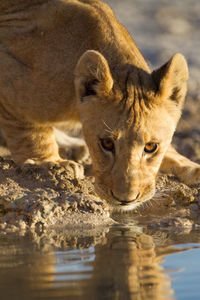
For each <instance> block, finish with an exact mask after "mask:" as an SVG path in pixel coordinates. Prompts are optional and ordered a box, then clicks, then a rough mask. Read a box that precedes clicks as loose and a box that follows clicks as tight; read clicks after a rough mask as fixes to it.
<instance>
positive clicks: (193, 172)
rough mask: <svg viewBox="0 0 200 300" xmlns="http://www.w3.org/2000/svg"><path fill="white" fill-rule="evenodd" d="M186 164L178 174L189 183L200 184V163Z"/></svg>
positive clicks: (184, 181)
mask: <svg viewBox="0 0 200 300" xmlns="http://www.w3.org/2000/svg"><path fill="white" fill-rule="evenodd" d="M195 165H196V166H185V167H183V168H182V170H181V172H179V174H176V175H177V177H178V178H179V180H180V181H182V182H183V183H185V184H187V185H193V184H200V165H198V164H195Z"/></svg>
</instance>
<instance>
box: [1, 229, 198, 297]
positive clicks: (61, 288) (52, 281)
mask: <svg viewBox="0 0 200 300" xmlns="http://www.w3.org/2000/svg"><path fill="white" fill-rule="evenodd" d="M199 233H200V232H198V231H191V232H183V231H181V232H170V231H169V232H168V231H159V229H157V230H155V231H152V230H148V229H145V228H138V227H135V226H134V225H133V224H132V225H131V224H123V225H119V226H112V227H110V228H106V230H105V229H103V228H102V231H101V232H98V234H97V235H96V236H95V235H90V234H89V233H88V235H87V234H86V235H85V236H83V235H82V234H81V232H80V235H79V234H77V233H75V234H74V236H73V237H72V236H70V235H69V234H68V232H67V231H66V230H64V231H63V232H62V242H61V243H60V244H59V237H58V236H54V238H53V239H52V238H50V237H49V238H48V237H45V236H41V237H37V236H26V237H17V236H7V237H1V238H0V299H2V300H11V299H15V300H17V299H20V300H21V299H26V300H29V299H30V300H31V299H48V300H51V299H70V300H71V299H72V300H73V299H82V300H86V299H87V300H88V299H95V300H98V299H99V300H100V299H117V300H118V299H127V300H128V299H134V300H135V299H136V300H137V299H142V300H147V299H148V300H151V299H152V300H157V299H158V300H162V299H163V300H167V299H168V300H170V299H180V300H181V299H186V300H194V299H200V288H199V282H200V271H199V270H200V259H199V257H200V249H199V245H200V244H199V243H198V242H199ZM183 241H185V242H183Z"/></svg>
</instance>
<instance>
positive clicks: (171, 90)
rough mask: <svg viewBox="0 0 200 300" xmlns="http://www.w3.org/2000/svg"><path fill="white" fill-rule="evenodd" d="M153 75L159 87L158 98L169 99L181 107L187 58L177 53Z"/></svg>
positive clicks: (185, 79) (186, 76)
mask: <svg viewBox="0 0 200 300" xmlns="http://www.w3.org/2000/svg"><path fill="white" fill-rule="evenodd" d="M152 77H153V79H154V82H155V83H156V86H157V89H158V93H157V96H158V99H160V100H161V101H162V100H164V99H169V100H172V101H173V102H174V104H176V107H178V108H181V107H182V104H183V102H184V98H185V94H186V90H187V83H186V82H187V79H188V68H187V63H186V60H185V58H184V57H183V56H182V55H181V54H179V53H177V54H175V55H174V56H173V57H172V58H171V59H170V60H169V61H168V62H167V63H166V64H165V65H163V66H162V67H161V68H159V69H158V70H155V71H153V72H152Z"/></svg>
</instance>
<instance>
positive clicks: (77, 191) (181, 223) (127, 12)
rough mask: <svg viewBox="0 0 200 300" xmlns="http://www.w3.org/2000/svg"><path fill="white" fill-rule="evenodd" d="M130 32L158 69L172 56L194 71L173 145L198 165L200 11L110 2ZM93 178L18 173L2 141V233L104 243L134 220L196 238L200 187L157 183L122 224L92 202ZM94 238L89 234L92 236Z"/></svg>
mask: <svg viewBox="0 0 200 300" xmlns="http://www.w3.org/2000/svg"><path fill="white" fill-rule="evenodd" d="M106 2H107V3H109V4H110V5H111V6H112V7H113V9H114V10H115V12H116V14H117V16H118V17H119V19H120V21H121V22H122V23H123V24H124V25H125V26H126V27H127V28H128V30H129V32H130V33H131V35H132V36H133V37H134V39H135V41H136V43H137V45H138V47H139V48H140V50H141V51H142V53H143V55H144V56H145V58H146V59H147V60H148V62H150V65H151V67H152V69H153V68H155V67H158V66H159V65H161V64H162V63H164V62H165V61H167V60H168V59H169V58H170V57H171V55H172V54H173V53H175V52H181V53H183V54H184V55H185V56H186V59H187V60H188V64H189V70H190V80H189V84H188V95H187V97H186V103H185V108H184V111H183V116H182V119H181V121H180V123H179V125H178V128H177V132H176V134H175V136H174V140H173V142H174V145H175V146H176V148H177V149H178V150H179V152H181V153H182V154H184V155H186V156H187V157H189V158H191V159H193V160H194V161H196V162H199V163H200V95H199V94H198V91H199V87H200V80H199V74H200V55H199V54H200V31H199V26H200V15H199V13H198V12H199V11H200V3H199V1H198V0H192V1H190V2H188V1H186V0H184V1H181V5H180V1H178V0H175V1H173V5H172V4H170V3H169V2H168V1H164V0H162V1H155V0H148V1H145V0H142V1H141V0H140V1H139V0H138V1H134V2H133V1H128V0H125V1H120V0H109V1H106ZM93 183H94V178H93V177H92V176H88V177H86V178H85V179H83V180H76V179H74V178H73V175H72V172H71V170H69V169H67V168H66V167H64V166H58V165H53V164H51V165H49V166H47V167H45V168H44V167H37V166H31V165H27V166H26V167H23V168H20V167H17V166H16V165H15V164H14V163H13V161H12V159H11V157H10V155H9V152H8V150H7V148H6V145H5V141H4V139H3V138H2V137H1V139H0V232H1V234H8V233H13V232H14V233H17V234H19V235H24V234H27V232H31V233H32V234H33V236H34V237H35V239H39V238H41V237H48V239H49V240H51V239H53V240H54V242H55V243H58V244H61V243H62V242H63V231H64V232H65V234H68V235H70V236H72V237H73V236H76V233H77V231H78V232H79V236H80V234H82V235H84V232H87V234H90V235H91V236H92V237H93V238H94V236H96V237H97V239H98V236H99V235H104V234H105V232H106V231H107V228H108V225H111V224H118V223H119V222H123V220H128V219H130V218H131V220H132V222H133V220H134V222H135V224H136V225H140V226H147V227H148V228H152V229H155V228H158V227H159V228H165V230H171V229H172V228H173V230H175V228H176V229H177V230H188V231H190V230H192V229H194V228H199V226H200V186H192V187H191V186H187V185H185V184H182V183H180V182H179V181H178V180H177V179H176V178H175V177H174V176H172V175H170V174H169V175H160V176H159V177H158V180H157V192H156V194H155V197H154V198H153V200H152V201H150V202H149V203H147V204H145V205H144V206H143V207H141V208H139V209H137V210H136V211H134V212H132V213H129V214H123V215H121V216H118V215H111V216H110V214H109V209H108V206H107V205H106V203H104V202H103V201H102V200H101V199H99V197H98V196H97V195H96V194H95V190H94V185H93ZM88 232H90V233H88Z"/></svg>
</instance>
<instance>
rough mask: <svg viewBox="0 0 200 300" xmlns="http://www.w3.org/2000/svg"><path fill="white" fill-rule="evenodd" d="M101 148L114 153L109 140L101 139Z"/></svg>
mask: <svg viewBox="0 0 200 300" xmlns="http://www.w3.org/2000/svg"><path fill="white" fill-rule="evenodd" d="M101 146H102V147H103V149H104V150H106V151H110V152H114V149H115V146H114V143H113V141H112V140H111V139H110V138H105V139H101Z"/></svg>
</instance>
